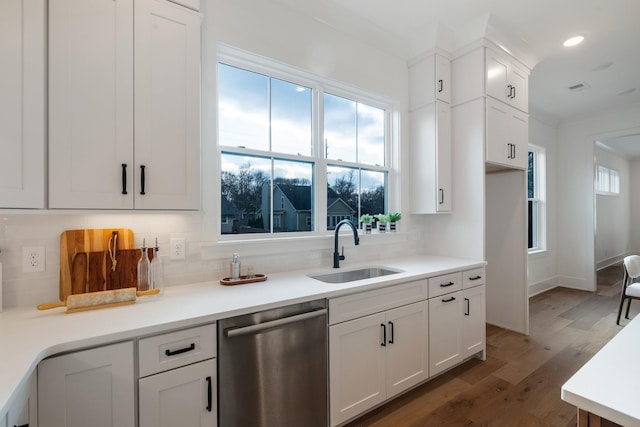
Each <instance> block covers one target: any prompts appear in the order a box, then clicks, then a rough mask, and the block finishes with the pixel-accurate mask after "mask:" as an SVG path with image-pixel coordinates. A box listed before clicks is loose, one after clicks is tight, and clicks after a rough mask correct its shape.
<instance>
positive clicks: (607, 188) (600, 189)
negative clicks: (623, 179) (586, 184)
mask: <svg viewBox="0 0 640 427" xmlns="http://www.w3.org/2000/svg"><path fill="white" fill-rule="evenodd" d="M595 167H596V173H595V182H594V188H595V192H596V194H599V195H601V196H614V197H615V196H620V171H619V170H617V169H614V168H610V167H608V166H604V165H603V164H601V163H596V166H595ZM604 176H606V179H605V180H602V179H601V178H602V177H604Z"/></svg>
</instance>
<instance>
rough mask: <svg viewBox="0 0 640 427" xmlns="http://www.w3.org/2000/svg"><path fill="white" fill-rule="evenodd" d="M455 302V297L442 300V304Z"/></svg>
mask: <svg viewBox="0 0 640 427" xmlns="http://www.w3.org/2000/svg"><path fill="white" fill-rule="evenodd" d="M455 300H456V298H455V297H451V298H448V299H443V300H442V302H451V301H455Z"/></svg>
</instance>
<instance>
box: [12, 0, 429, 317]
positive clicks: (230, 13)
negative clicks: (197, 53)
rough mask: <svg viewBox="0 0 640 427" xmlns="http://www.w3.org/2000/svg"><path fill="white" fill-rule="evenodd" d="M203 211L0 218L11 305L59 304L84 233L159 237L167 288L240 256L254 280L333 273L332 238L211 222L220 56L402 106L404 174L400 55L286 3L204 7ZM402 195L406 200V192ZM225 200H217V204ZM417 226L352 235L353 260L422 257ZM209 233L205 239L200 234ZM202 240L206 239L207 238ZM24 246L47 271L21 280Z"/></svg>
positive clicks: (404, 79) (222, 270) (209, 2)
mask: <svg viewBox="0 0 640 427" xmlns="http://www.w3.org/2000/svg"><path fill="white" fill-rule="evenodd" d="M203 10H204V14H205V19H204V24H203V36H202V37H203V51H204V52H205V54H204V57H203V133H202V136H203V139H202V145H203V147H202V148H203V159H204V160H203V168H202V169H203V188H204V196H203V210H202V212H193V213H135V212H124V213H118V212H99V213H95V212H77V211H76V212H59V211H36V212H24V211H9V210H5V211H0V250H1V251H2V252H1V253H0V260H2V264H3V284H4V293H3V295H4V305H5V308H10V307H16V306H35V305H37V304H39V303H42V302H46V301H55V300H57V299H58V275H59V257H60V253H59V241H60V240H59V239H60V233H62V232H63V231H64V230H69V229H79V228H108V227H128V228H131V229H132V230H133V231H134V233H135V235H136V245H138V246H140V245H141V243H142V238H143V237H146V238H147V241H150V240H151V239H153V238H154V237H156V236H157V237H158V239H159V243H160V248H161V252H160V253H161V255H162V254H164V256H165V269H166V275H167V285H168V286H171V285H179V284H183V283H191V282H197V281H205V280H218V279H219V278H221V277H225V276H226V275H227V274H228V261H229V258H230V256H231V254H232V253H233V252H235V251H238V252H240V255H241V257H242V260H243V265H244V266H249V265H250V266H252V267H253V270H254V271H255V272H257V273H265V274H269V273H274V272H277V271H284V270H292V269H309V268H315V269H317V268H324V267H326V268H330V267H331V265H332V264H331V260H332V252H333V236H332V235H331V234H330V233H327V235H325V236H322V237H318V238H312V239H303V240H300V239H295V238H294V239H286V240H280V241H277V242H273V241H267V242H250V243H241V244H230V243H220V242H216V241H215V235H216V232H217V230H218V228H219V224H218V223H217V221H216V220H215V219H214V216H213V214H212V212H215V211H216V209H217V208H218V207H217V204H216V203H219V190H218V189H217V188H214V187H215V186H214V184H213V183H215V182H216V174H218V173H219V172H218V168H217V166H216V162H215V160H212V161H211V162H209V161H206V159H215V158H216V150H215V137H216V130H215V123H216V114H215V104H216V101H215V100H216V96H215V85H216V75H215V69H216V66H215V62H216V58H215V51H216V46H217V44H218V43H224V44H228V45H231V46H234V47H237V48H240V49H244V50H247V51H251V52H253V53H256V54H259V55H263V56H266V57H270V58H272V59H275V60H278V61H282V62H284V63H287V64H289V65H293V66H296V67H299V68H302V69H304V70H307V71H311V72H313V73H316V74H320V75H322V76H325V77H328V78H331V79H335V80H339V81H342V82H345V83H349V84H353V85H356V86H358V87H360V88H362V89H365V90H368V91H372V92H374V93H376V94H379V95H381V96H384V97H387V98H390V99H393V100H395V101H397V103H398V111H397V113H396V115H395V124H396V128H395V129H394V132H395V133H396V134H397V137H398V138H399V139H400V145H399V147H398V150H397V151H396V152H394V153H393V154H394V158H393V162H394V164H395V165H396V166H397V167H398V169H399V170H400V171H402V165H403V164H406V161H405V159H406V158H407V157H406V156H407V155H408V153H406V152H404V151H403V150H402V148H403V146H404V145H405V141H407V140H408V135H403V134H401V132H400V131H399V129H406V128H408V126H407V123H406V117H407V112H406V108H407V98H408V70H407V66H406V63H405V62H404V61H402V60H399V59H398V58H397V57H396V56H394V55H391V54H388V53H385V52H383V51H381V50H378V49H376V48H374V47H371V46H368V45H365V44H363V43H362V42H360V41H358V40H356V39H354V38H352V37H350V36H348V35H345V34H343V33H341V32H339V31H337V30H335V29H333V28H331V27H329V26H328V25H325V24H323V23H321V22H319V21H316V20H314V19H311V18H308V17H305V16H301V15H299V14H297V13H295V12H293V11H291V10H289V9H287V8H285V7H283V6H282V5H281V4H280V3H277V2H272V1H265V0H243V1H237V0H203ZM402 179H404V177H401V176H394V177H392V181H393V184H392V185H394V189H395V190H396V194H401V195H402V198H401V200H400V197H397V198H396V200H394V203H398V202H400V201H401V203H402V205H401V209H400V211H401V212H406V211H407V207H408V203H407V196H408V194H407V189H408V185H406V184H405V183H404V182H402ZM400 192H402V193H400ZM216 200H218V202H216ZM421 227H422V225H421V223H420V221H415V220H414V219H412V218H411V216H410V215H405V216H404V217H403V219H402V221H401V222H400V230H401V231H402V233H397V234H395V235H391V234H390V235H387V236H363V238H362V239H361V245H360V246H358V247H354V246H353V243H352V242H349V241H348V240H347V237H346V236H345V237H341V244H342V243H344V245H345V254H346V256H347V259H346V261H344V262H343V263H342V264H343V265H344V266H349V265H350V264H352V263H355V262H365V261H368V260H372V261H374V262H375V261H378V260H380V259H384V258H385V257H397V256H402V255H405V254H411V253H413V252H416V251H417V250H418V248H419V245H421V240H420V236H422V235H424V233H423V229H422V228H421ZM203 230H204V234H203ZM203 235H204V236H205V237H203ZM171 237H186V239H187V259H186V260H185V261H170V260H168V259H167V257H166V253H167V252H166V249H167V248H168V243H169V239H170V238H171ZM24 246H44V247H45V248H46V271H45V272H44V273H22V270H21V251H22V247H24Z"/></svg>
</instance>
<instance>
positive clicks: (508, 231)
mask: <svg viewBox="0 0 640 427" xmlns="http://www.w3.org/2000/svg"><path fill="white" fill-rule="evenodd" d="M451 74H452V81H453V83H452V94H451V99H452V101H451V104H452V122H453V126H454V128H455V129H456V132H455V133H454V134H455V137H454V140H453V144H455V145H456V147H457V148H456V150H457V152H464V151H471V149H473V148H475V147H477V146H478V144H483V145H484V153H485V159H484V160H485V180H484V186H483V187H482V190H483V191H484V197H483V200H484V204H485V206H484V236H485V239H484V258H485V260H486V261H487V263H488V264H487V269H486V317H487V323H491V324H494V325H497V326H500V327H504V328H507V329H511V330H515V331H517V332H521V333H525V334H526V333H528V331H529V301H528V285H527V275H526V270H527V235H526V230H527V227H526V224H527V222H526V221H527V211H526V200H527V196H526V170H527V159H528V143H529V140H528V138H529V135H528V132H529V115H528V77H529V67H527V66H526V65H525V64H524V63H523V62H521V61H519V60H518V59H517V58H515V57H513V56H511V55H509V54H508V53H506V52H504V51H503V50H502V49H501V48H500V47H498V45H497V44H495V43H493V42H491V41H489V40H486V39H484V40H482V41H480V42H478V43H477V44H475V45H472V46H470V47H468V48H467V49H465V50H464V51H462V52H460V53H458V54H457V55H456V56H455V57H454V58H453V59H452V61H451ZM478 179H481V177H478ZM474 208H475V207H474ZM477 208H479V209H482V208H483V207H482V206H478V207H477Z"/></svg>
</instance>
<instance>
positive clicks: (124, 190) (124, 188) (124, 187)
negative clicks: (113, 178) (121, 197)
mask: <svg viewBox="0 0 640 427" xmlns="http://www.w3.org/2000/svg"><path fill="white" fill-rule="evenodd" d="M122 194H127V164H126V163H123V164H122Z"/></svg>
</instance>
